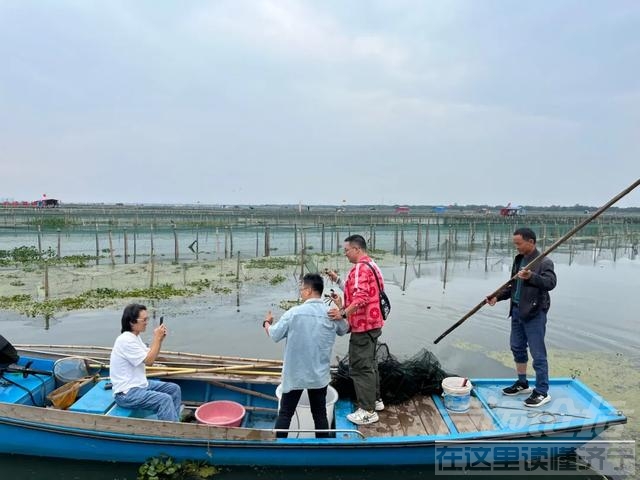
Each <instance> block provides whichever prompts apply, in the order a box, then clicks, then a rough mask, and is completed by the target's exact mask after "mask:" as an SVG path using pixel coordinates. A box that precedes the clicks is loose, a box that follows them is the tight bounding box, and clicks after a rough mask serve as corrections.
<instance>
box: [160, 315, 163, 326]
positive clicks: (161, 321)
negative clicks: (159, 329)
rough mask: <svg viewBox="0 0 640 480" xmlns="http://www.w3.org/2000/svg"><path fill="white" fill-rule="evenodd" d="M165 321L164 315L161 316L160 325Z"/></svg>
mask: <svg viewBox="0 0 640 480" xmlns="http://www.w3.org/2000/svg"><path fill="white" fill-rule="evenodd" d="M163 322H164V315H163V316H162V317H160V325H162V323H163Z"/></svg>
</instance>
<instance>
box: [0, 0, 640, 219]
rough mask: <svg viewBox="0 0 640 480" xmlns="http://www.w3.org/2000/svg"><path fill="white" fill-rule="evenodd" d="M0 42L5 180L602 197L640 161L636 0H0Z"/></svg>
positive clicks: (34, 184) (256, 192) (203, 191)
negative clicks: (530, 0) (525, 0)
mask: <svg viewBox="0 0 640 480" xmlns="http://www.w3.org/2000/svg"><path fill="white" fill-rule="evenodd" d="M0 62H1V63H0V164H1V171H0V199H3V198H12V199H15V200H34V199H38V198H40V197H41V196H42V195H43V194H45V193H46V194H47V196H48V197H51V198H59V199H60V200H61V201H63V202H127V203H129V202H142V203H196V202H200V203H207V204H228V203H234V204H239V203H241V204H262V203H296V204H297V203H298V202H303V203H307V204H327V203H328V204H340V203H342V201H343V200H345V201H346V203H348V204H427V205H432V204H452V203H458V204H490V205H500V204H506V203H507V202H509V201H511V202H513V203H515V204H525V205H541V206H542V205H574V204H576V203H580V204H586V205H593V206H598V205H601V204H603V203H605V202H606V201H607V200H609V199H610V198H611V197H613V196H614V195H615V194H616V193H618V192H620V191H621V190H623V189H624V188H625V187H627V186H628V185H630V184H631V183H633V181H634V180H636V179H637V178H639V177H640V2H639V1H637V0H628V1H623V0H616V1H609V0H601V1H593V0H576V1H562V0H546V1H542V0H540V1H534V2H520V1H506V0H505V1H497V0H496V1H489V0H482V1H478V0H468V1H453V0H446V1H445V0H443V1H425V0H416V1H413V0H360V1H355V0H332V1H331V0H330V1H327V0H316V1H294V0H228V1H227V0H210V1H189V0H180V1H163V0H148V1H140V0H137V1H133V0H130V1H118V0H109V1H90V0H75V1H65V0H50V1H29V0H13V1H10V0H0ZM619 206H623V207H624V206H640V189H638V191H636V192H633V193H632V194H631V195H629V196H628V197H626V198H625V199H623V200H622V201H621V202H620V203H619Z"/></svg>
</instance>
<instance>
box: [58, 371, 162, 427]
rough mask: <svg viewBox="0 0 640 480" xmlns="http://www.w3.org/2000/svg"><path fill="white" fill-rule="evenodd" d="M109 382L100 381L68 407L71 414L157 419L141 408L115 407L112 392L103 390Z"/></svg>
mask: <svg viewBox="0 0 640 480" xmlns="http://www.w3.org/2000/svg"><path fill="white" fill-rule="evenodd" d="M108 383H109V382H108V381H107V380H101V381H99V382H98V383H96V384H95V385H94V386H93V387H91V389H90V390H89V391H88V392H87V393H85V394H84V395H83V396H82V397H80V398H79V399H78V400H76V401H75V402H74V403H73V405H71V406H70V407H69V410H71V411H72V412H81V413H95V414H98V415H109V416H112V417H128V418H147V419H157V418H158V416H157V415H156V414H155V413H154V412H152V411H151V410H143V409H141V408H124V407H120V406H118V405H116V402H115V400H114V399H113V390H111V389H110V388H109V389H105V386H106V385H107V384H108Z"/></svg>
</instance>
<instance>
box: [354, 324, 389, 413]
mask: <svg viewBox="0 0 640 480" xmlns="http://www.w3.org/2000/svg"><path fill="white" fill-rule="evenodd" d="M381 333H382V329H381V328H376V329H374V330H369V331H368V332H363V333H351V336H350V337H349V375H351V379H352V380H353V386H354V388H355V391H356V399H357V402H358V406H359V407H360V408H363V409H365V410H367V411H369V412H372V411H373V410H374V408H375V404H376V400H377V399H379V398H380V376H379V375H378V363H377V362H376V346H377V344H378V337H379V336H380V334H381Z"/></svg>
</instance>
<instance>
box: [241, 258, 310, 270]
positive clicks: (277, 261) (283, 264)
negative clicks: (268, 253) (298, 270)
mask: <svg viewBox="0 0 640 480" xmlns="http://www.w3.org/2000/svg"><path fill="white" fill-rule="evenodd" d="M298 263H299V261H298V260H296V259H295V258H292V257H268V258H252V259H251V260H249V262H248V263H247V268H270V269H273V270H283V269H285V268H287V267H289V266H291V265H297V264H298Z"/></svg>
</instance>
